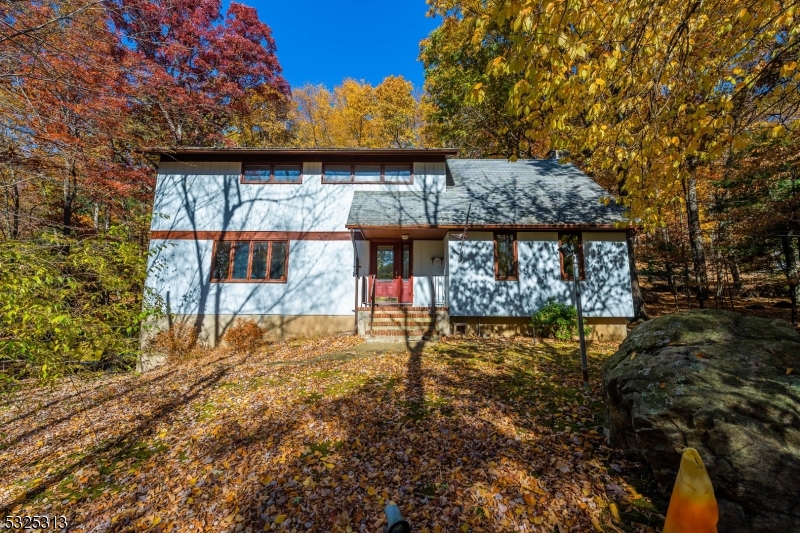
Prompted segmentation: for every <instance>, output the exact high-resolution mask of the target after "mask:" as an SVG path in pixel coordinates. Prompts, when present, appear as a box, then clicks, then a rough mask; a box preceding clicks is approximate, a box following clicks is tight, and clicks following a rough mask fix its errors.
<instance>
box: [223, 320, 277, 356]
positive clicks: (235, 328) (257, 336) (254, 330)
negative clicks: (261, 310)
mask: <svg viewBox="0 0 800 533" xmlns="http://www.w3.org/2000/svg"><path fill="white" fill-rule="evenodd" d="M266 333H267V332H266V330H265V329H264V328H262V327H259V325H258V324H257V323H256V321H255V320H253V319H252V318H246V319H245V318H237V319H236V322H234V324H233V325H232V326H231V327H229V328H228V331H226V332H225V335H224V336H223V337H222V340H223V341H225V342H226V343H228V346H230V347H231V349H232V350H233V351H235V352H241V353H245V352H253V351H255V350H256V349H257V348H259V347H260V346H261V345H262V344H264V335H265V334H266Z"/></svg>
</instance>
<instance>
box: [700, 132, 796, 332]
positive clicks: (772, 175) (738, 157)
mask: <svg viewBox="0 0 800 533" xmlns="http://www.w3.org/2000/svg"><path fill="white" fill-rule="evenodd" d="M770 129H771V128H770V127H769V126H764V127H762V128H760V129H757V130H755V131H754V132H753V135H752V137H751V139H750V142H749V143H748V146H747V147H746V148H745V149H744V150H741V151H739V152H737V153H736V154H735V155H734V156H733V157H732V159H731V160H730V161H727V162H726V163H727V164H726V165H725V169H726V171H727V172H725V173H724V174H721V175H720V179H719V181H718V183H717V184H716V185H717V186H718V188H719V190H720V192H721V194H720V195H719V198H718V202H717V206H716V207H717V209H716V210H715V211H714V212H713V213H712V217H713V218H715V219H716V220H718V221H721V224H724V226H725V227H726V230H728V231H727V233H730V234H732V238H731V239H730V242H729V243H728V245H729V247H730V248H732V250H733V251H734V253H736V254H737V255H738V256H739V258H740V260H743V261H746V262H748V263H753V264H754V266H755V267H756V268H765V267H766V268H770V267H772V265H771V264H770V263H771V262H772V261H774V258H775V257H779V258H781V260H780V270H781V271H782V273H783V275H784V276H785V278H786V283H787V285H788V288H789V299H790V302H791V304H792V311H791V320H792V322H793V323H794V324H797V323H798V309H797V306H798V302H800V250H799V248H800V247H799V246H798V245H799V244H800V132H797V131H793V132H792V135H785V136H781V137H778V138H775V137H773V136H771V135H770Z"/></svg>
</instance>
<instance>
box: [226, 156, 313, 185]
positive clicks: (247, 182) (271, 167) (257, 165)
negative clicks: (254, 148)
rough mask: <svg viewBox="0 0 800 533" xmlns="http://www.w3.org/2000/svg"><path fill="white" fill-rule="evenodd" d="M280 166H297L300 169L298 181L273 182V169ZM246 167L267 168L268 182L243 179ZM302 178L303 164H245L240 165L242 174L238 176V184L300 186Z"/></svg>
mask: <svg viewBox="0 0 800 533" xmlns="http://www.w3.org/2000/svg"><path fill="white" fill-rule="evenodd" d="M280 166H292V167H297V166H299V167H300V179H299V180H298V181H275V167H280ZM247 167H270V168H269V180H259V181H253V180H247V179H245V177H244V173H245V170H247ZM303 177H304V174H303V164H302V163H297V162H293V163H280V162H278V163H260V164H259V163H246V164H245V163H242V172H241V174H240V175H239V183H241V184H243V185H265V184H269V185H302V184H303Z"/></svg>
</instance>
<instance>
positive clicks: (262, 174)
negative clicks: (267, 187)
mask: <svg viewBox="0 0 800 533" xmlns="http://www.w3.org/2000/svg"><path fill="white" fill-rule="evenodd" d="M269 174H270V166H269V165H264V166H246V167H244V181H269Z"/></svg>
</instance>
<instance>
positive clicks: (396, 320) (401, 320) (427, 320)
mask: <svg viewBox="0 0 800 533" xmlns="http://www.w3.org/2000/svg"><path fill="white" fill-rule="evenodd" d="M372 323H373V324H424V325H426V326H427V325H428V324H435V323H436V319H435V318H431V317H427V316H426V317H424V318H423V317H419V318H413V317H404V316H398V317H382V318H378V317H376V318H375V320H373V321H372Z"/></svg>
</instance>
